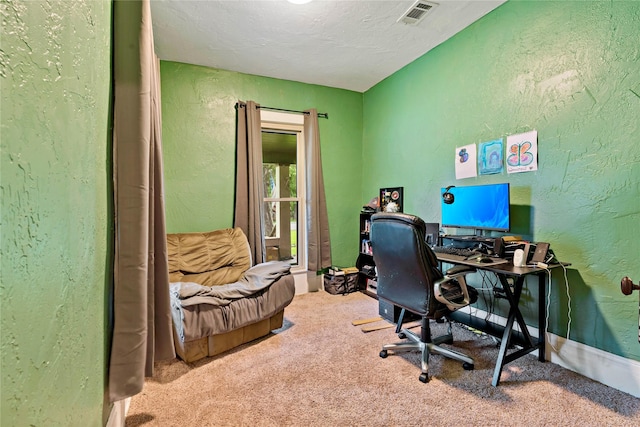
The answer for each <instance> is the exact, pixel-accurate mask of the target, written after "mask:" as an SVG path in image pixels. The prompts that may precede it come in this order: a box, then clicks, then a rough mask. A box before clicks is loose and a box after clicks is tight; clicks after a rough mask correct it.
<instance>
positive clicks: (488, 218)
mask: <svg viewBox="0 0 640 427" xmlns="http://www.w3.org/2000/svg"><path fill="white" fill-rule="evenodd" d="M445 191H446V189H445V188H443V189H442V190H441V193H440V194H444V192H445ZM449 193H451V194H453V203H451V204H446V203H445V202H444V198H442V197H441V198H440V200H442V226H443V227H459V228H474V229H476V230H494V231H509V225H510V222H509V184H508V183H504V184H490V185H470V186H467V187H452V188H450V189H449Z"/></svg>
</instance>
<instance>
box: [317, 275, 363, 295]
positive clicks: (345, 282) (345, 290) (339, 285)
mask: <svg viewBox="0 0 640 427" xmlns="http://www.w3.org/2000/svg"><path fill="white" fill-rule="evenodd" d="M324 290H325V291H326V292H328V293H330V294H332V295H345V294H350V293H351V292H355V291H357V290H358V273H352V274H342V275H332V274H325V275H324Z"/></svg>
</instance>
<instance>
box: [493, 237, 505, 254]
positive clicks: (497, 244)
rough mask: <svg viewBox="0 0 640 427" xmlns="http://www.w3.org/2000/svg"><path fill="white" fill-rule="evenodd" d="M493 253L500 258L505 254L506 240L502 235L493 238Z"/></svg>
mask: <svg viewBox="0 0 640 427" xmlns="http://www.w3.org/2000/svg"><path fill="white" fill-rule="evenodd" d="M493 253H494V255H495V256H497V257H500V258H502V257H503V256H504V242H503V240H502V237H496V238H495V239H494V240H493Z"/></svg>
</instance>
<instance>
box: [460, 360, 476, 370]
mask: <svg viewBox="0 0 640 427" xmlns="http://www.w3.org/2000/svg"><path fill="white" fill-rule="evenodd" d="M462 368H463V369H464V370H465V371H473V370H474V369H475V365H474V364H473V363H468V362H464V363H463V364H462Z"/></svg>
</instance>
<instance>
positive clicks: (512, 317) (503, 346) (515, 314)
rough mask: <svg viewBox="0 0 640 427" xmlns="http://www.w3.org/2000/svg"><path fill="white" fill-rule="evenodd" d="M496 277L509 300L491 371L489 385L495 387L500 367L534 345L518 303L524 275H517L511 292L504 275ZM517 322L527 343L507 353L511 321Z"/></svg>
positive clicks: (498, 380) (497, 382) (500, 370)
mask: <svg viewBox="0 0 640 427" xmlns="http://www.w3.org/2000/svg"><path fill="white" fill-rule="evenodd" d="M498 279H499V280H500V283H501V284H502V288H503V289H504V293H505V294H506V296H507V300H508V301H509V316H508V317H507V324H506V325H505V327H504V332H503V334H502V342H501V343H500V351H499V352H498V360H497V361H496V367H495V370H494V372H493V381H491V385H493V386H494V387H497V386H498V384H500V374H501V373H502V368H503V367H504V365H506V364H507V363H509V362H511V361H512V360H515V359H517V358H518V357H520V355H521V354H523V352H524V354H526V353H527V352H529V351H531V349H533V348H534V347H535V346H534V344H533V340H532V339H531V335H530V334H529V329H528V328H527V324H526V323H525V321H524V317H522V313H521V312H520V309H519V307H518V305H519V304H520V295H522V288H523V287H524V276H521V277H518V278H517V279H516V281H515V283H514V286H513V288H514V289H513V292H512V291H511V287H510V286H509V282H508V281H507V279H506V277H505V276H503V275H498ZM516 321H517V322H518V325H520V330H521V333H522V335H523V336H524V338H525V340H526V343H527V344H528V345H527V346H526V347H525V348H523V349H522V350H520V351H516V352H514V353H513V354H512V355H510V356H508V355H507V349H508V348H509V342H510V341H511V333H512V332H513V323H514V322H516Z"/></svg>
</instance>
